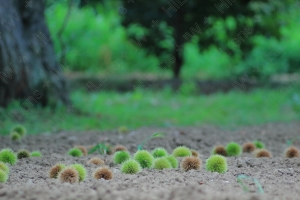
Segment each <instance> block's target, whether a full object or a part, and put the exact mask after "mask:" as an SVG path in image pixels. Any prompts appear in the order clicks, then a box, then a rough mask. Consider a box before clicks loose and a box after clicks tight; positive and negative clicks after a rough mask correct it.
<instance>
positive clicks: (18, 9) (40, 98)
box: [0, 0, 69, 108]
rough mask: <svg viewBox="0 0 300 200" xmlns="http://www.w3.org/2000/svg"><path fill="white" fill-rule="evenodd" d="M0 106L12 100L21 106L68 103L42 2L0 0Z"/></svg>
mask: <svg viewBox="0 0 300 200" xmlns="http://www.w3.org/2000/svg"><path fill="white" fill-rule="evenodd" d="M0 5H1V6H0V106H6V105H8V103H9V102H11V101H12V100H14V99H23V100H26V101H27V102H26V104H24V106H25V107H26V108H28V107H29V106H32V105H33V104H41V105H46V104H47V103H49V100H50V99H53V100H55V101H57V100H58V101H61V102H63V103H65V104H67V103H69V98H68V92H67V89H66V82H65V80H64V78H63V77H62V67H61V66H59V65H58V63H57V62H56V58H55V53H54V50H53V45H52V41H51V39H50V34H49V31H48V28H47V25H46V23H45V16H44V10H45V1H42V0H29V1H19V0H10V1H6V0H0Z"/></svg>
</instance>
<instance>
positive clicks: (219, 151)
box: [211, 145, 227, 156]
mask: <svg viewBox="0 0 300 200" xmlns="http://www.w3.org/2000/svg"><path fill="white" fill-rule="evenodd" d="M211 154H212V155H216V154H217V155H221V156H227V154H226V148H225V147H224V146H222V145H218V146H216V147H215V148H214V149H213V150H212V153H211Z"/></svg>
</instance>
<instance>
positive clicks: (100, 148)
mask: <svg viewBox="0 0 300 200" xmlns="http://www.w3.org/2000/svg"><path fill="white" fill-rule="evenodd" d="M96 151H97V152H98V153H99V154H101V155H106V154H108V153H110V147H109V146H108V145H106V144H105V143H98V144H96V145H95V146H93V147H92V148H91V149H90V150H89V151H88V154H92V153H94V152H96Z"/></svg>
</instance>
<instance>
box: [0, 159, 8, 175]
mask: <svg viewBox="0 0 300 200" xmlns="http://www.w3.org/2000/svg"><path fill="white" fill-rule="evenodd" d="M0 170H2V171H4V172H5V173H7V174H9V167H8V166H7V165H6V164H5V163H4V162H0Z"/></svg>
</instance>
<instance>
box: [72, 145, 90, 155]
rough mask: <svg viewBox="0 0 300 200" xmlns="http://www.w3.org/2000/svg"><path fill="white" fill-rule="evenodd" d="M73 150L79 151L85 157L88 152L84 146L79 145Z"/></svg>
mask: <svg viewBox="0 0 300 200" xmlns="http://www.w3.org/2000/svg"><path fill="white" fill-rule="evenodd" d="M74 148H78V149H80V150H81V152H82V154H83V155H84V156H86V155H87V154H88V151H87V149H86V147H85V146H82V145H79V146H75V147H74Z"/></svg>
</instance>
